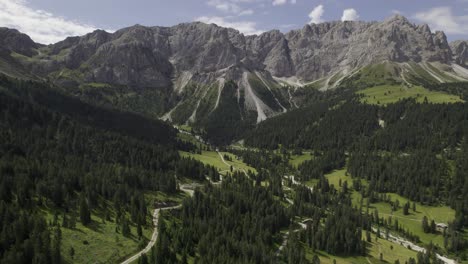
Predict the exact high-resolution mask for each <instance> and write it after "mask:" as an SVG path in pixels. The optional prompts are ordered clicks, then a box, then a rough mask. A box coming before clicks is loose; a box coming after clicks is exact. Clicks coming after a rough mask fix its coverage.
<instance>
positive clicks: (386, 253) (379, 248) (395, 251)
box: [306, 234, 417, 264]
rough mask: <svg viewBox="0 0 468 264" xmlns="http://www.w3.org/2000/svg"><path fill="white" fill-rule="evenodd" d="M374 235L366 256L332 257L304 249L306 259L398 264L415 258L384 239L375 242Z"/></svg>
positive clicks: (330, 263) (405, 249) (406, 250)
mask: <svg viewBox="0 0 468 264" xmlns="http://www.w3.org/2000/svg"><path fill="white" fill-rule="evenodd" d="M375 238H376V235H374V234H373V235H372V241H371V242H370V243H368V244H367V255H366V256H349V257H346V256H334V255H330V254H328V253H326V252H323V251H317V252H313V251H312V250H311V249H310V248H307V247H306V258H307V259H308V260H312V258H313V257H314V255H317V256H318V257H319V258H320V263H325V264H333V260H336V263H338V264H342V263H353V264H354V263H356V264H361V263H378V264H383V263H395V261H396V260H399V261H400V263H405V261H407V260H408V259H409V258H416V255H417V253H416V252H415V251H412V250H409V249H408V248H406V247H404V246H401V245H399V244H396V243H392V242H390V241H387V240H385V239H378V240H377V241H376V239H375ZM380 253H382V261H381V260H380Z"/></svg>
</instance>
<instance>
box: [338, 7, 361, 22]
mask: <svg viewBox="0 0 468 264" xmlns="http://www.w3.org/2000/svg"><path fill="white" fill-rule="evenodd" d="M358 19H359V15H358V13H357V11H356V9H354V8H348V9H345V10H344V11H343V16H342V17H341V21H355V20H358Z"/></svg>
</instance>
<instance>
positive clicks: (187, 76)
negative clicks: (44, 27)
mask: <svg viewBox="0 0 468 264" xmlns="http://www.w3.org/2000/svg"><path fill="white" fill-rule="evenodd" d="M467 47H468V45H467V42H464V41H458V42H454V43H451V44H449V43H448V42H447V38H446V36H445V34H444V33H443V32H440V31H437V32H431V30H430V28H429V26H428V25H415V24H413V23H411V22H409V21H408V20H407V19H406V18H405V17H403V16H400V15H396V16H393V17H391V18H388V19H386V20H384V21H381V22H361V21H355V22H354V21H346V22H326V23H321V24H311V25H306V26H304V27H303V28H302V29H298V30H293V31H290V32H288V33H286V34H283V33H281V32H280V31H278V30H272V31H268V32H265V33H263V34H261V35H258V36H257V35H253V36H245V35H243V34H241V33H240V32H239V31H237V30H235V29H230V28H223V27H219V26H217V25H214V24H210V25H208V24H204V23H200V22H194V23H184V24H179V25H176V26H173V27H145V26H141V25H135V26H132V27H128V28H124V29H121V30H118V31H116V32H114V33H108V32H105V31H102V30H97V31H95V32H92V33H89V34H87V35H85V36H81V37H69V38H67V39H65V40H64V41H61V42H59V43H56V44H53V45H49V46H44V45H40V44H36V43H34V42H33V41H32V40H31V39H30V38H29V37H28V36H26V35H24V34H21V33H19V32H18V31H16V30H11V29H0V54H4V56H1V57H2V58H3V59H4V60H5V57H6V56H11V57H13V58H15V60H16V61H17V62H18V63H19V65H21V67H22V71H27V72H30V73H32V74H33V75H34V76H37V77H38V78H47V79H49V80H51V81H52V82H54V83H55V84H57V85H59V86H64V87H67V88H69V89H73V88H77V87H81V88H83V87H88V88H89V87H90V86H91V87H94V88H96V87H101V88H102V87H112V86H116V87H120V88H119V89H121V90H122V89H123V91H124V93H125V91H127V94H126V96H130V94H132V95H134V94H137V95H143V97H147V96H146V95H147V94H145V92H142V91H148V90H149V91H153V92H154V91H158V92H157V95H156V96H157V97H158V98H159V99H158V100H159V101H158V100H157V101H158V103H161V101H164V102H165V106H164V107H161V108H158V109H159V110H158V114H160V115H161V116H164V117H165V118H167V119H173V117H174V116H173V115H174V114H175V115H176V116H177V117H176V118H175V119H176V120H177V122H182V123H183V122H189V121H190V122H195V121H197V120H201V119H204V118H206V115H209V114H211V113H213V111H214V110H216V109H217V108H218V106H219V104H220V101H222V100H221V99H222V97H223V88H224V86H225V85H226V83H228V82H229V81H232V82H233V84H235V86H236V89H237V92H235V93H233V94H232V95H231V96H234V97H236V100H237V102H238V104H239V109H240V110H239V111H240V112H241V118H244V117H245V116H246V115H247V114H248V113H249V112H252V111H253V112H255V113H256V116H257V118H256V120H257V122H259V121H262V120H264V119H265V118H267V117H269V116H272V115H275V114H278V113H281V112H284V111H287V110H288V109H290V108H293V107H295V106H297V104H298V103H300V101H299V100H298V99H297V98H296V94H295V91H296V89H294V90H291V89H289V88H288V89H284V86H288V87H290V86H304V85H312V86H314V87H316V88H319V89H329V88H333V87H337V86H339V84H340V83H342V81H344V80H346V79H347V78H349V77H350V76H353V75H354V74H356V73H357V72H359V71H360V70H361V69H362V68H363V67H367V66H369V65H375V64H380V63H392V64H394V65H396V66H395V67H394V69H396V70H395V71H398V73H397V74H396V75H398V76H399V77H398V78H399V81H401V82H403V81H404V82H407V79H410V78H409V75H417V74H420V69H423V70H424V71H427V72H428V74H430V75H431V76H437V78H436V79H437V80H438V81H441V82H442V81H446V79H445V78H444V74H445V73H441V72H447V76H451V77H450V79H451V80H453V79H456V80H460V81H461V80H467V79H468V73H467V72H468V70H466V69H465V68H463V67H466V63H467V59H468V50H467ZM2 50H3V52H1V51H2ZM5 50H6V51H8V52H5ZM5 53H9V54H6V55H5ZM15 67H18V66H15ZM416 68H417V69H416ZM22 71H20V70H17V71H16V72H22ZM439 71H440V72H439ZM4 72H6V73H8V71H4ZM11 72H15V71H10V74H11ZM405 75H406V76H405ZM400 76H401V77H400ZM434 78H435V77H434ZM447 79H448V78H447ZM122 87H127V89H130V90H131V92H128V91H129V90H125V89H124V88H122ZM281 87H283V88H281ZM81 90H83V89H81ZM87 92H90V91H89V89H88V90H87ZM107 92H108V91H107ZM107 95H108V94H107ZM107 95H106V96H107ZM114 95H115V91H114ZM152 95H154V93H152ZM106 96H103V97H106ZM107 97H109V96H107ZM124 97H125V96H124ZM161 98H162V99H161ZM206 98H211V99H210V100H211V101H209V102H205V101H206ZM111 101H112V100H111ZM110 103H111V104H115V100H113V101H112V102H110ZM147 103H151V102H147ZM199 108H202V109H204V111H202V113H200V112H198V113H197V110H199ZM163 114H164V115H163ZM242 115H244V116H242Z"/></svg>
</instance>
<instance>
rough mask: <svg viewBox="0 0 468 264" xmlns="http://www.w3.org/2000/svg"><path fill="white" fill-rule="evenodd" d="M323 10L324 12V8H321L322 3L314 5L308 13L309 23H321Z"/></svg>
mask: <svg viewBox="0 0 468 264" xmlns="http://www.w3.org/2000/svg"><path fill="white" fill-rule="evenodd" d="M324 12H325V9H324V8H323V5H318V6H316V7H315V8H314V9H313V10H312V11H311V12H310V13H309V18H310V23H314V24H318V23H322V22H323V20H322V16H323V13H324Z"/></svg>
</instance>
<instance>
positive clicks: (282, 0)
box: [272, 0, 297, 6]
mask: <svg viewBox="0 0 468 264" xmlns="http://www.w3.org/2000/svg"><path fill="white" fill-rule="evenodd" d="M289 2H290V3H291V4H293V5H294V4H296V2H297V1H296V0H290V1H289ZM287 3H288V0H273V3H272V4H273V5H274V6H280V5H285V4H287Z"/></svg>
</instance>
